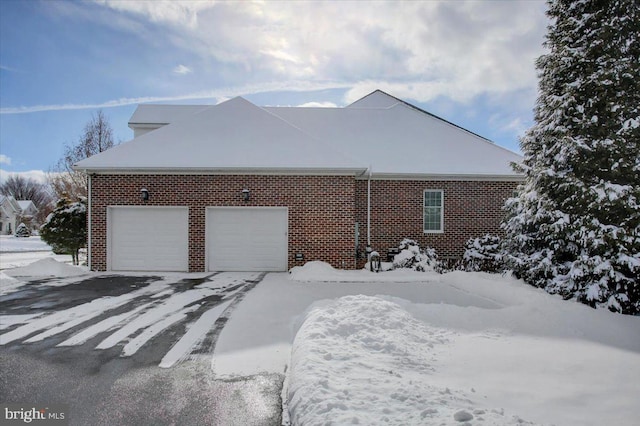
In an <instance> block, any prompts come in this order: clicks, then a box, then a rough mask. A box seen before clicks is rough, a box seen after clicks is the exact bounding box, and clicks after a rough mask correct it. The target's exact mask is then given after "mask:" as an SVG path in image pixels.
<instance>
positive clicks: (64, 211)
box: [40, 197, 87, 265]
mask: <svg viewBox="0 0 640 426" xmlns="http://www.w3.org/2000/svg"><path fill="white" fill-rule="evenodd" d="M40 237H41V238H42V240H43V241H44V242H46V243H47V244H49V245H50V246H51V247H53V249H54V251H56V250H57V251H62V252H66V253H69V254H71V258H72V259H73V264H74V265H77V264H78V252H79V251H80V249H81V248H82V247H84V246H85V244H86V242H87V202H86V199H80V201H76V202H71V201H70V200H69V199H68V198H65V197H63V198H61V199H59V200H58V203H57V205H56V208H55V210H54V211H53V212H51V214H50V215H49V216H48V217H47V222H46V223H45V224H44V225H42V228H41V229H40Z"/></svg>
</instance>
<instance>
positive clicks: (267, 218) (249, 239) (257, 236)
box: [205, 207, 289, 271]
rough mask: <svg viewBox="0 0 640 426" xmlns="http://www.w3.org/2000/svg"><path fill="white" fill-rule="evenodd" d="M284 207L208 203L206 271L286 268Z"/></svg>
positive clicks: (287, 219) (286, 211) (278, 269)
mask: <svg viewBox="0 0 640 426" xmlns="http://www.w3.org/2000/svg"><path fill="white" fill-rule="evenodd" d="M288 228H289V209H288V208H287V207H207V212H206V231H205V232H206V250H205V259H206V260H205V263H206V265H205V266H206V269H207V271H286V270H287V267H288V247H289V236H288V235H289V234H288V231H289V230H288Z"/></svg>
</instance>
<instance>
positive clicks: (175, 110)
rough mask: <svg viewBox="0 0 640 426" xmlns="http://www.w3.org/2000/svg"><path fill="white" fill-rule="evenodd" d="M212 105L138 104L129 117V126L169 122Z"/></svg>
mask: <svg viewBox="0 0 640 426" xmlns="http://www.w3.org/2000/svg"><path fill="white" fill-rule="evenodd" d="M210 106H211V105H158V104H141V105H138V107H137V108H136V110H135V111H134V112H133V115H132V116H131V118H130V119H129V127H134V126H135V125H145V124H146V125H153V124H156V125H157V124H169V123H172V122H174V121H177V120H180V119H181V118H183V117H186V116H189V115H193V114H195V113H197V112H200V111H202V110H203V109H205V108H207V107H210Z"/></svg>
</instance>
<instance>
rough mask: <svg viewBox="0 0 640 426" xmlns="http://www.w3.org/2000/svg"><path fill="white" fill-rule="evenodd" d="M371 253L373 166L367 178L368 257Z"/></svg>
mask: <svg viewBox="0 0 640 426" xmlns="http://www.w3.org/2000/svg"><path fill="white" fill-rule="evenodd" d="M370 252H371V165H369V177H368V178H367V255H368V254H369V253H370Z"/></svg>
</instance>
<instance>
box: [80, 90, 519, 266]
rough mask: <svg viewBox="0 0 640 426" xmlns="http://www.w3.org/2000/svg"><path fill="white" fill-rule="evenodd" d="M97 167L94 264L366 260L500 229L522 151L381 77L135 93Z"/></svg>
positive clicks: (93, 165)
mask: <svg viewBox="0 0 640 426" xmlns="http://www.w3.org/2000/svg"><path fill="white" fill-rule="evenodd" d="M129 126H130V127H131V128H132V129H133V130H134V139H133V140H131V141H130V142H127V143H123V144H120V145H118V146H116V147H114V148H112V149H110V150H108V151H105V152H103V153H100V154H98V155H95V156H93V157H90V158H88V159H86V160H83V161H81V162H79V163H78V164H76V165H75V168H76V169H77V170H82V171H84V172H86V173H87V174H88V175H89V178H90V179H89V185H90V187H89V206H88V207H89V264H90V268H91V269H93V270H114V271H118V270H121V271H131V270H138V271H145V270H147V271H191V272H198V271H209V270H211V271H217V270H260V271H284V270H287V269H288V268H291V267H293V266H296V265H300V264H303V263H304V262H306V261H308V260H324V261H326V262H329V263H331V264H332V265H333V266H335V267H339V268H355V267H361V266H362V264H363V262H364V261H363V259H364V252H365V247H366V246H367V244H370V245H371V247H372V248H373V249H374V250H378V251H380V252H382V253H384V252H386V250H387V249H388V248H390V247H394V246H397V244H398V243H399V242H400V241H401V240H402V239H403V238H405V237H409V238H413V239H416V240H418V241H419V242H420V243H421V244H422V245H424V246H431V247H434V248H435V249H436V251H437V252H438V254H439V255H440V256H444V257H451V256H460V255H461V254H462V247H463V244H464V243H465V241H466V240H467V239H469V238H471V237H477V236H481V235H484V234H485V233H497V232H499V223H500V219H501V217H502V210H501V208H502V205H503V202H504V200H505V199H506V198H508V197H510V196H511V195H512V193H513V191H514V190H515V189H516V187H517V185H518V183H519V182H521V180H522V176H520V175H518V174H516V173H514V172H513V171H512V168H511V166H510V164H511V162H518V161H520V160H521V157H520V156H518V155H517V154H515V153H513V152H511V151H508V150H506V149H504V148H501V147H499V146H497V145H495V144H493V143H492V142H490V141H488V140H486V139H484V138H482V137H480V136H478V135H476V134H474V133H471V132H469V131H467V130H465V129H462V128H460V127H459V126H456V125H454V124H452V123H449V122H447V121H445V120H443V119H441V118H438V117H436V116H434V115H432V114H429V113H427V112H425V111H423V110H421V109H419V108H417V107H415V106H412V105H410V104H408V103H406V102H404V101H402V100H399V99H397V98H395V97H393V96H390V95H388V94H386V93H384V92H381V91H375V92H373V93H371V94H369V95H367V96H365V97H364V98H362V99H360V100H358V101H356V102H354V103H353V104H351V105H349V106H347V107H344V108H299V107H258V106H256V105H254V104H252V103H250V102H249V101H247V100H245V99H243V98H234V99H231V100H229V101H226V102H223V103H221V104H218V105H213V106H203V105H189V106H177V105H140V106H139V107H138V108H137V110H136V111H135V112H134V114H133V116H132V117H131V120H130V122H129Z"/></svg>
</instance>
